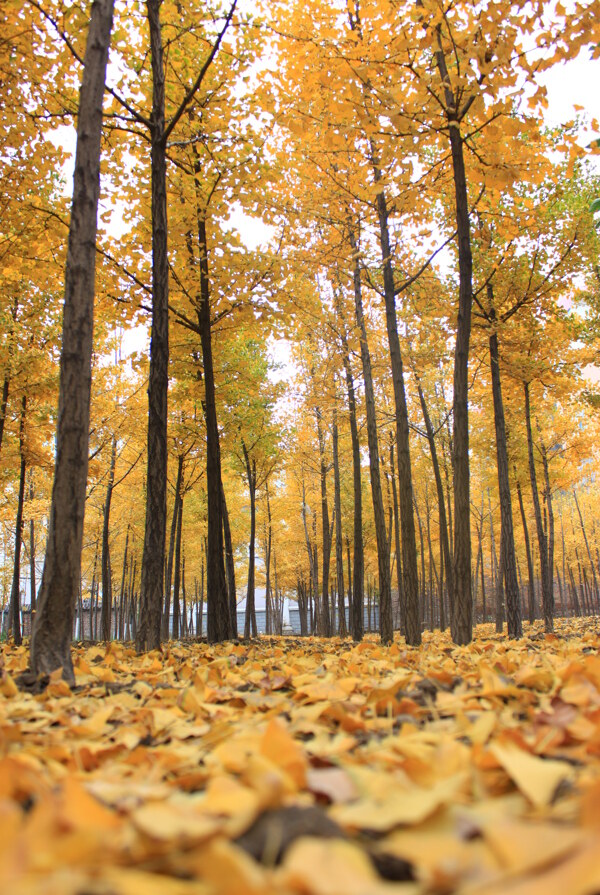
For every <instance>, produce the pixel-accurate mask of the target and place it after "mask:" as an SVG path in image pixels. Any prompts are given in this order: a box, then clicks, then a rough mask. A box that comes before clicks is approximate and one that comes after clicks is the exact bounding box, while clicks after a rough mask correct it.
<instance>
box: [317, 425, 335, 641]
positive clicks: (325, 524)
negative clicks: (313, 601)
mask: <svg viewBox="0 0 600 895" xmlns="http://www.w3.org/2000/svg"><path fill="white" fill-rule="evenodd" d="M315 416H316V421H317V437H318V442H319V469H320V479H321V526H322V529H323V594H322V599H321V612H320V624H319V631H318V633H319V634H320V635H321V636H322V637H331V633H332V631H331V617H330V612H329V565H330V562H331V536H330V531H329V499H328V497H327V463H326V460H325V438H324V435H323V426H322V419H321V410H320V408H319V407H316V408H315Z"/></svg>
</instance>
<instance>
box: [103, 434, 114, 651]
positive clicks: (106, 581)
mask: <svg viewBox="0 0 600 895" xmlns="http://www.w3.org/2000/svg"><path fill="white" fill-rule="evenodd" d="M116 457H117V440H116V438H115V436H114V435H113V439H112V443H111V448H110V466H109V468H108V482H107V484H106V498H105V500H104V511H103V513H102V563H101V565H102V631H101V637H102V640H104V641H106V642H108V641H109V640H110V633H111V598H112V594H111V590H112V588H111V581H110V567H109V555H110V554H109V540H108V538H109V532H110V505H111V501H112V492H113V485H114V482H115V462H116Z"/></svg>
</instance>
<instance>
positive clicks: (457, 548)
mask: <svg viewBox="0 0 600 895" xmlns="http://www.w3.org/2000/svg"><path fill="white" fill-rule="evenodd" d="M438 28H439V26H438ZM438 47H439V49H438V51H437V52H436V63H437V67H438V70H439V73H440V78H441V81H442V85H443V90H444V96H445V112H446V119H447V122H448V134H449V140H450V150H451V154H452V172H453V178H454V197H455V204H456V231H457V239H458V273H459V290H458V320H457V326H456V344H455V349H454V392H453V399H452V409H453V434H452V442H453V468H454V591H455V595H456V598H455V601H454V613H453V616H452V622H451V629H452V638H453V639H454V641H455V642H456V643H458V644H466V643H470V642H471V639H472V637H473V609H472V599H471V495H470V481H469V478H470V474H469V405H468V398H469V343H470V339H471V307H472V304H473V256H472V252H471V227H470V220H469V199H468V193H467V177H466V172H465V159H464V146H463V137H462V135H461V132H460V118H459V108H458V100H457V99H456V98H455V95H454V92H453V90H452V88H451V82H450V77H449V74H448V68H447V65H446V59H445V55H444V51H443V49H442V43H441V33H440V31H439V30H438Z"/></svg>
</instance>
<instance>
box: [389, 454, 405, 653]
mask: <svg viewBox="0 0 600 895" xmlns="http://www.w3.org/2000/svg"><path fill="white" fill-rule="evenodd" d="M390 469H391V473H392V502H393V505H394V550H395V551H396V579H397V585H398V607H399V611H400V619H399V626H398V627H399V628H400V633H401V634H402V635H403V636H404V635H405V634H406V601H405V599H404V593H403V590H402V559H401V556H400V512H399V509H398V491H397V488H396V473H395V468H394V439H393V438H392V439H391V440H390Z"/></svg>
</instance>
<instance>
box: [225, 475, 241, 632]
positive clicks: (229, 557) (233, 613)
mask: <svg viewBox="0 0 600 895" xmlns="http://www.w3.org/2000/svg"><path fill="white" fill-rule="evenodd" d="M221 511H222V513H223V542H224V545H225V572H226V575H227V596H228V598H229V637H230V639H232V640H234V639H235V638H236V637H237V636H238V632H237V594H236V589H235V559H234V556H233V541H232V539H231V526H230V524H229V511H228V509H227V499H226V497H225V488H224V487H223V482H221Z"/></svg>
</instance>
